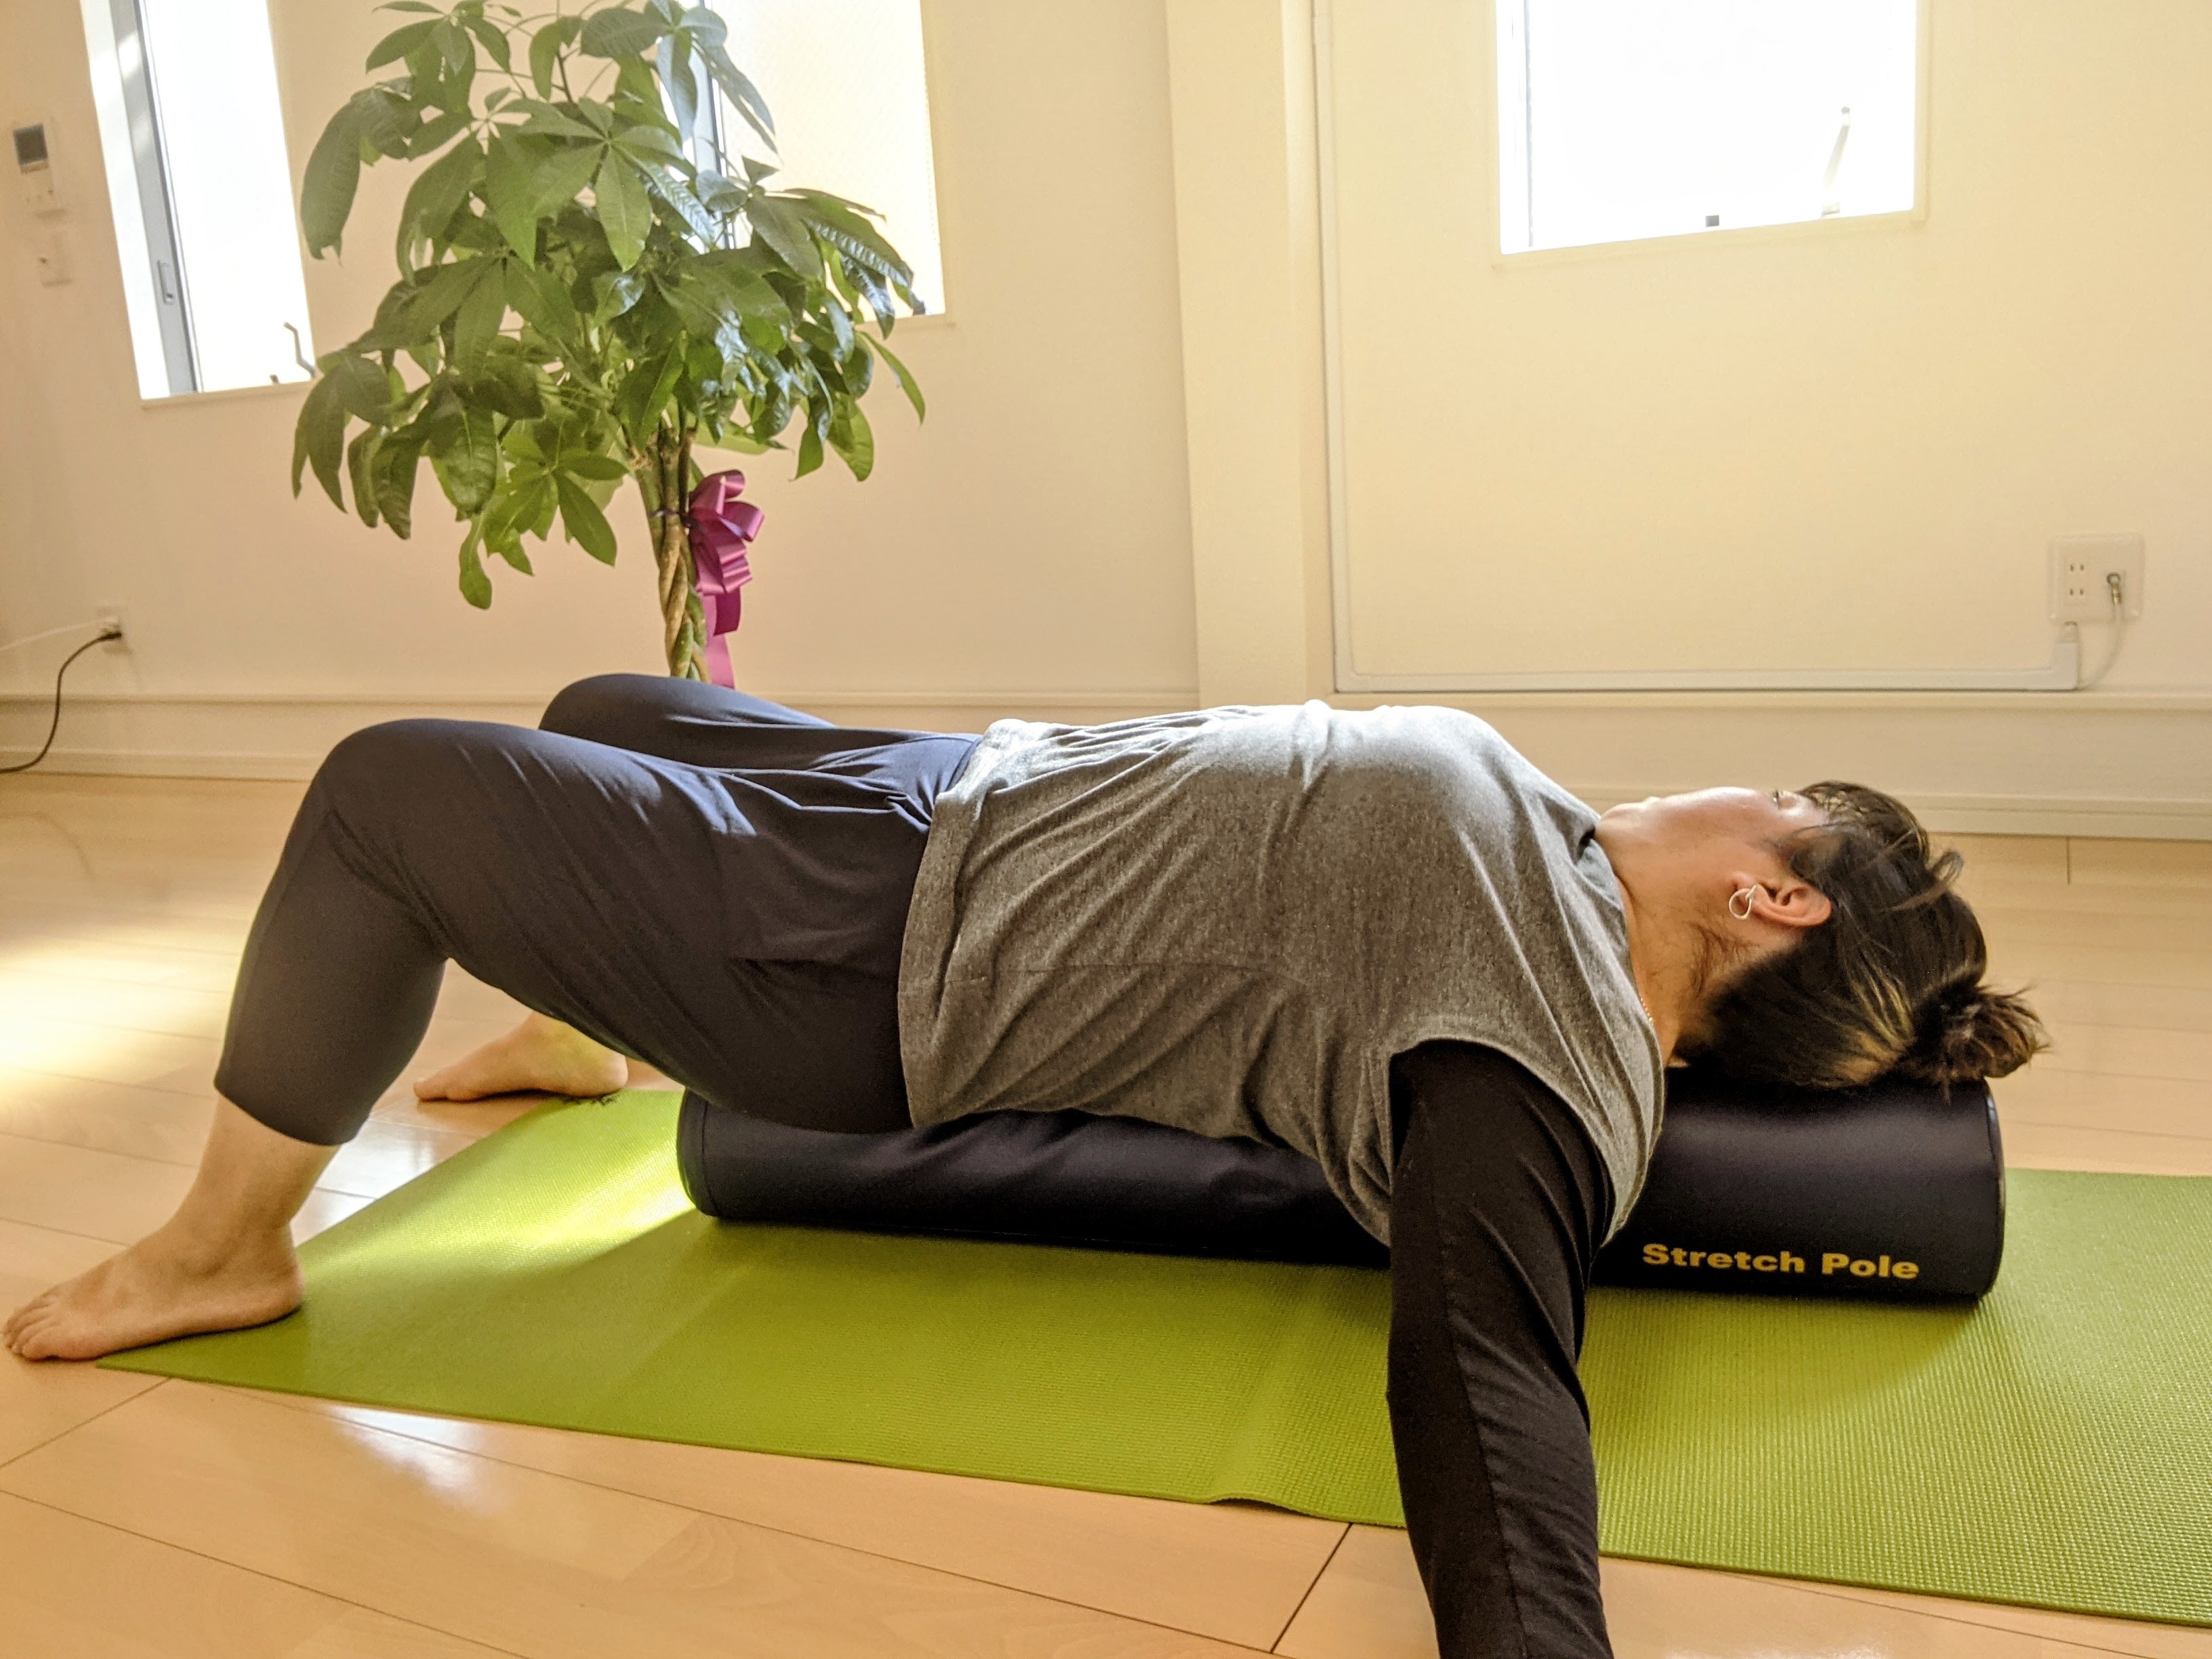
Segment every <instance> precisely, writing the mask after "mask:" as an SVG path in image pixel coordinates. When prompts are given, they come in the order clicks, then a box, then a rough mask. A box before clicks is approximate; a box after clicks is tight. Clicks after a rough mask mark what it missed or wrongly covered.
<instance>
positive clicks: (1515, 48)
mask: <svg viewBox="0 0 2212 1659" xmlns="http://www.w3.org/2000/svg"><path fill="white" fill-rule="evenodd" d="M1918 38H1919V20H1918V14H1917V3H1916V0H1498V137H1499V141H1500V142H1499V147H1498V148H1499V157H1500V167H1499V179H1498V182H1499V187H1500V188H1499V203H1500V214H1499V227H1498V228H1499V234H1500V239H1501V242H1502V245H1503V246H1504V250H1505V251H1506V252H1509V253H1512V252H1525V251H1527V250H1528V249H1531V248H1546V247H1570V246H1577V245H1581V244H1587V243H1592V242H1614V241H1626V240H1635V239H1638V238H1643V237H1651V236H1674V235H1680V234H1695V233H1697V232H1699V231H1703V230H1710V229H1732V228H1739V227H1741V226H1746V225H1773V224H1788V223H1791V222H1797V221H1802V220H1812V219H1821V218H1833V217H1838V216H1855V215H1860V214H1871V213H1895V212H1902V211H1906V210H1910V209H1911V207H1912V205H1913V197H1914V179H1915V173H1916V169H1915V166H1914V158H1915V153H1916V147H1915V141H1914V129H1915V124H1916V120H1917V113H1918V101H1919V100H1918V76H1917V63H1916V59H1917V52H1918ZM1839 141H1840V149H1839Z"/></svg>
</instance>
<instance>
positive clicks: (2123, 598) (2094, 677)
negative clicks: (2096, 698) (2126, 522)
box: [2074, 570, 2128, 691]
mask: <svg viewBox="0 0 2212 1659" xmlns="http://www.w3.org/2000/svg"><path fill="white" fill-rule="evenodd" d="M2105 595H2106V598H2107V599H2110V600H2111V601H2112V615H2111V617H2109V618H2107V619H2106V620H2107V624H2108V625H2109V626H2110V627H2111V629H2112V648H2111V649H2110V650H2108V651H2106V653H2105V660H2104V661H2102V662H2100V663H2099V664H2098V665H2097V671H2096V672H2095V673H2093V674H2085V675H2083V676H2082V677H2081V679H2080V680H2078V681H2077V682H2075V688H2074V689H2075V690H2077V691H2087V690H2088V689H2089V688H2090V687H2091V686H2093V685H2094V684H2096V683H2097V682H2098V681H2099V680H2101V679H2103V678H2105V676H2106V675H2107V674H2109V673H2111V672H2112V665H2113V664H2114V663H2116V662H2118V660H2119V659H2120V647H2122V646H2123V645H2124V644H2126V643H2127V637H2128V584H2127V579H2126V578H2125V577H2124V576H2123V575H2121V574H2120V573H2119V572H2118V571H2117V570H2107V571H2106V573H2105Z"/></svg>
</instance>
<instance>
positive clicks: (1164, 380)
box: [0, 0, 1196, 772]
mask: <svg viewBox="0 0 2212 1659" xmlns="http://www.w3.org/2000/svg"><path fill="white" fill-rule="evenodd" d="M272 21H273V24H274V28H275V34H276V52H277V62H278V66H279V70H280V75H281V77H282V79H283V84H284V88H285V92H286V98H287V104H288V108H287V118H288V123H289V128H290V133H291V152H292V161H293V166H294V171H295V175H296V173H297V172H298V169H299V167H300V166H301V163H302V162H303V161H304V160H305V158H306V155H307V150H308V149H309V147H310V146H311V145H312V143H313V139H314V137H315V135H316V134H317V132H319V130H320V127H321V124H322V121H323V119H324V118H325V116H326V115H327V113H328V112H330V111H331V110H332V109H334V108H335V107H336V106H337V105H338V104H339V103H340V102H341V101H342V100H343V99H344V97H345V96H347V95H348V94H349V92H350V91H351V90H353V89H354V88H355V87H356V86H357V85H358V84H360V82H361V80H362V77H361V76H360V75H359V74H358V73H357V72H356V67H355V66H356V65H358V64H359V63H360V62H361V59H362V56H363V55H364V54H365V53H366V52H367V50H368V46H369V45H370V44H372V43H373V42H374V40H376V39H377V38H378V37H379V36H380V34H381V33H383V31H384V30H385V29H386V28H387V27H390V25H391V21H392V20H391V16H390V15H389V14H379V13H376V12H374V11H373V10H372V9H371V7H370V6H369V5H368V3H366V0H345V3H343V4H338V3H333V0H275V3H274V5H273V6H272ZM928 27H929V31H930V38H929V42H928V44H929V47H930V52H931V67H932V74H933V87H932V94H933V105H934V126H935V140H936V144H937V153H938V158H939V173H940V177H941V191H940V211H941V217H942V222H943V225H944V234H945V248H946V260H947V264H948V267H949V281H950V283H951V289H952V291H953V293H954V294H955V295H956V296H957V303H958V310H957V313H955V314H953V315H951V316H950V317H948V318H947V319H943V320H941V321H940V320H930V321H925V322H921V323H918V324H916V325H914V326H913V327H912V328H911V329H910V330H908V329H902V330H901V331H899V332H898V334H897V337H896V339H897V343H898V346H899V349H900V351H901V355H902V356H903V357H904V358H905V359H906V360H907V362H908V363H909V364H910V366H911V367H912V368H914V370H915V374H917V376H918V377H919V378H920V379H921V381H922V382H923V385H924V386H925V389H926V391H927V394H928V397H929V401H930V417H929V420H928V422H927V424H926V425H925V426H922V427H921V428H919V429H917V428H916V427H915V422H914V420H913V418H912V416H911V413H910V411H908V410H907V408H906V405H905V404H904V402H903V400H902V398H900V397H899V396H898V393H897V392H896V388H895V387H891V386H889V384H888V381H886V384H885V386H884V390H883V392H882V393H881V394H880V395H879V397H878V400H877V404H876V409H875V416H874V419H875V424H876V428H877V431H878V439H879V459H878V470H877V473H876V476H875V477H874V478H873V479H872V480H871V481H870V483H867V484H866V485H865V486H858V485H855V484H854V483H853V482H852V481H851V479H850V478H849V477H847V476H846V475H845V474H844V473H843V472H842V468H841V467H840V466H839V464H837V463H836V462H834V461H833V462H832V463H831V464H830V466H829V469H827V470H825V471H824V472H823V473H820V474H817V475H816V476H814V477H810V478H807V479H805V480H804V481H801V482H799V483H795V484H794V483H793V482H792V481H791V479H790V476H789V474H790V462H789V460H788V459H787V458H777V457H763V458H760V459H758V460H757V462H754V463H749V464H748V471H749V476H750V477H751V478H752V480H753V481H754V486H755V487H754V490H753V495H754V496H755V498H756V499H757V500H758V501H760V502H761V504H762V505H763V507H764V508H765V509H766V511H767V513H768V526H767V531H766V533H765V535H764V537H763V540H762V542H761V544H760V545H759V547H758V549H757V555H756V558H755V568H756V570H757V573H758V574H757V579H756V580H755V582H754V585H753V586H751V587H750V589H749V590H748V592H747V604H746V621H745V625H744V630H743V632H742V633H741V635H739V636H738V643H737V649H736V653H735V655H736V659H737V662H738V671H739V674H740V677H741V678H742V679H743V680H744V683H746V684H749V685H751V686H753V687H756V688H758V689H761V690H766V691H769V692H770V693H772V694H776V695H782V696H789V697H791V698H793V700H796V701H802V702H811V703H813V704H815V705H817V706H820V707H823V708H836V709H839V710H848V709H860V708H895V709H897V710H899V711H902V713H903V714H904V715H905V717H907V718H929V719H934V720H940V721H943V722H945V723H947V724H954V723H967V724H973V723H975V720H978V719H979V718H983V717H987V716H988V715H990V714H993V713H994V712H1003V711H1005V710H1007V709H1010V708H1014V707H1017V706H1018V707H1020V708H1046V707H1050V708H1054V709H1057V710H1060V711H1062V712H1064V713H1066V714H1069V715H1072V716H1076V717H1084V718H1109V717H1110V716H1111V715H1112V714H1115V713H1118V712H1121V711H1122V710H1124V709H1127V708H1170V707H1174V706H1176V705H1179V704H1182V703H1184V702H1188V701H1189V700H1190V699H1191V698H1192V697H1193V696H1194V695H1195V685H1196V671H1195V666H1194V636H1193V623H1192V599H1191V586H1190V557H1189V544H1188V530H1187V524H1188V508H1187V489H1186V483H1185V477H1184V470H1183V468H1184V462H1183V454H1184V446H1183V433H1182V381H1181V362H1180V356H1179V350H1178V333H1179V324H1178V315H1177V294H1176V267H1175V240H1174V228H1173V217H1172V216H1173V206H1172V200H1171V183H1170V165H1171V164H1170V154H1169V128H1168V122H1167V117H1166V76H1165V67H1164V32H1163V21H1162V18H1161V16H1160V14H1159V12H1158V9H1157V8H1156V7H1148V6H1131V5H1127V4H1124V3H1121V0H1073V3H1064V0H1055V3H1054V4H1053V5H1051V6H1049V7H1033V6H1029V5H1024V4H1020V3H1014V0H933V3H932V4H931V5H930V6H929V8H928ZM766 90H767V91H768V92H769V95H770V97H771V98H773V96H774V88H773V87H770V88H767V89H766ZM0 113H4V114H5V115H6V116H7V118H9V121H10V123H11V124H14V123H16V122H21V121H24V120H29V119H38V118H44V119H46V120H47V121H48V122H49V124H50V129H49V130H50V132H51V133H52V147H53V149H54V152H55V155H56V157H57V167H58V169H59V172H60V174H61V188H62V190H63V191H64V194H65V196H66V197H67V198H68V201H69V204H70V209H71V211H70V215H69V217H68V220H67V224H68V226H69V228H70V231H71V233H72V234H74V236H75V238H76V244H77V248H78V252H79V258H78V261H77V266H78V274H77V280H76V282H75V283H73V284H71V285H70V286H68V287H64V288H58V289H46V288H41V287H40V286H38V285H37V283H36V279H35V274H34V272H33V267H32V264H31V260H30V257H29V250H28V247H27V238H28V237H29V235H30V234H32V232H33V222H31V221H29V220H28V219H27V217H26V216H25V215H24V213H23V211H22V210H21V206H20V204H18V203H17V202H16V200H15V197H14V196H13V195H12V193H11V194H10V195H9V197H7V200H6V203H5V205H4V206H0V227H4V232H0V234H4V238H5V241H6V244H7V246H8V252H7V255H6V257H5V258H4V261H0V264H4V269H0V368H4V384H0V560H4V563H0V629H4V632H5V635H6V636H8V637H20V636H21V635H24V634H27V633H30V632H33V631H36V630H37V629H40V628H44V627H50V626H54V625H58V624H59V623H66V622H70V621H74V620H76V619H77V618H80V617H84V616H86V615H88V614H89V612H90V611H91V610H92V608H93V607H94V605H96V604H101V603H106V602H115V603H119V604H121V605H125V607H126V610H127V617H128V623H129V627H130V630H131V651H130V652H129V653H127V654H123V653H110V652H108V651H105V650H103V651H101V652H99V653H94V655H93V656H92V657H90V658H88V659H86V661H85V662H83V663H82V664H81V665H79V668H78V670H77V671H76V672H75V673H73V675H72V678H71V685H72V688H73V689H74V690H77V691H81V692H82V693H86V694H94V696H106V697H107V698H109V699H111V700H109V701H94V700H89V699H88V700H87V701H85V702H82V703H79V702H73V703H72V706H71V710H70V720H69V724H68V726H67V728H66V730H65V732H64V750H65V751H67V752H66V755H65V757H64V758H66V759H67V760H69V761H70V762H71V763H76V764H84V765H92V764H100V765H116V766H125V767H137V768H140V769H170V770H174V769H220V770H227V771H233V772H236V771H246V772H252V771H273V772H285V771H295V770H297V769H299V767H300V766H301V764H302V763H303V762H304V760H305V759H307V758H311V757H313V755H314V754H315V753H317V752H319V750H320V748H321V747H323V746H326V744H327V743H328V741H330V739H331V738H333V737H335V736H336V735H337V734H338V733H339V732H343V731H345V730H348V729H350V727H351V726H354V725H356V724H358V723H360V722H361V721H362V720H363V719H368V718H375V717H377V716H378V715H380V714H384V713H386V712H389V711H391V710H392V709H394V708H400V707H404V706H407V705H408V703H409V702H410V701H416V702H424V703H428V704H429V705H431V706H435V707H442V708H453V709H454V710H456V711H458V712H483V713H488V714H497V715H508V716H512V717H518V718H520V717H524V716H526V715H527V714H529V713H530V712H531V711H532V709H533V708H534V707H535V706H536V705H537V704H539V703H542V702H543V700H544V697H545V696H547V695H549V694H550V692H551V691H552V690H555V689H556V688H557V687H558V686H559V685H560V684H562V683H563V682H564V681H566V680H567V679H568V678H573V677H574V676H577V675H580V674H584V673H589V672H594V671H602V670H608V669H617V668H634V669H645V670H653V669H655V668H656V667H657V666H658V650H657V646H656V643H655V641H656V637H657V628H656V623H655V618H654V611H653V591H652V565H651V562H650V559H649V557H648V556H647V555H646V550H645V547H644V544H643V538H642V535H641V523H640V520H639V518H638V515H637V513H636V509H635V499H634V497H631V496H628V495H625V496H624V497H623V498H620V499H618V501H617V509H616V518H617V526H618V528H619V529H620V531H621V532H622V536H623V556H622V558H621V560H620V562H618V564H617V567H616V568H614V569H612V570H609V569H606V568H602V567H600V566H599V565H597V564H595V563H594V562H592V560H591V559H589V558H587V557H586V556H584V555H583V554H582V553H581V552H580V550H577V549H575V548H574V547H571V546H568V544H564V543H561V542H559V541H558V540H557V539H556V542H555V544H553V545H552V546H551V547H550V548H549V549H548V550H546V551H545V552H544V554H543V555H542V556H538V561H537V562H538V571H539V574H538V576H537V578H536V579H535V580H532V579H529V578H525V577H522V576H520V575H518V574H510V573H508V572H507V571H505V570H504V569H501V570H500V572H499V574H498V575H497V577H496V578H495V580H496V582H497V598H496V599H495V604H494V605H493V608H492V610H491V611H490V612H489V613H488V614H478V613H477V612H475V611H471V610H470V609H469V608H468V607H467V606H466V605H465V604H464V603H463V602H462V600H461V599H460V598H459V594H458V593H457V592H455V591H454V587H453V555H454V549H455V547H456V545H457V543H458V537H457V536H456V534H455V533H454V532H453V526H451V524H450V523H445V522H441V519H443V517H444V513H443V512H442V510H441V503H440V502H438V501H435V499H433V498H434V497H435V485H434V484H433V483H430V481H429V480H428V475H427V470H426V474H425V479H424V483H423V484H422V488H421V489H420V490H419V491H418V495H417V498H416V517H417V520H418V522H419V524H420V526H421V528H419V529H418V531H417V532H416V539H415V540H413V541H412V542H409V543H401V542H398V541H396V540H394V539H392V538H391V536H390V535H389V534H388V533H386V532H382V531H379V532H368V531H367V530H365V529H363V528H362V526H360V525H359V524H358V523H357V522H356V521H354V520H350V519H348V518H343V517H341V516H340V515H339V514H338V513H337V512H336V511H335V510H334V509H333V508H332V507H331V505H330V503H329V502H328V501H327V500H325V499H324V498H322V497H321V496H320V495H319V492H317V491H316V490H315V489H314V487H313V483H310V485H309V489H308V494H307V495H306V496H304V497H302V498H301V500H299V501H294V500H293V498H292V496H291V494H290V491H289V484H288V482H287V479H286V469H287V467H288V465H289V458H290V453H291V439H290V431H291V426H292V422H293V418H294V416H295V413H296V410H297V408H298V404H299V399H300V396H301V393H300V392H298V391H297V390H296V389H282V388H272V389H271V390H270V391H269V392H246V393H240V394H235V395H229V396H218V397H210V398H188V399H184V400H180V401H173V402H170V403H167V404H158V405H152V406H149V405H143V404H141V403H140V402H139V400H138V398H137V391H136V386H135V377H134V375H133V373H132V369H131V359H130V355H129V354H130V346H129V343H128V341H127V338H126V337H125V321H124V311H123V301H122V294H121V286H120V279H119V276H118V270H117V265H116V256H115V252H114V237H113V232H112V221H111V220H110V217H109V215H108V212H107V208H106V193H105V189H104V185H103V183H102V179H101V169H100V159H99V151H98V149H97V144H98V138H97V135H96V131H95V127H94V114H93V106H92V94H91V91H90V87H89V82H88V74H87V68H86V58H85V50H84V45H83V40H82V32H81V28H80V25H79V21H78V8H77V6H76V3H74V0H13V3H11V4H10V5H9V7H8V8H7V9H6V10H5V12H4V14H0ZM363 182H364V187H363V191H362V204H361V206H360V207H359V208H357V209H356V218H355V222H354V224H353V226H352V228H350V229H349V233H348V235H347V239H346V253H345V257H344V258H343V261H342V262H337V261H332V260H329V259H325V260H324V261H321V262H319V263H317V264H311V265H310V267H309V270H308V277H309V284H310V299H311V301H312V304H313V310H314V319H315V330H316V334H317V337H318V339H319V341H320V342H322V343H324V344H325V347H327V346H328V345H330V344H332V343H337V342H338V341H341V340H343V339H344V338H346V337H349V335H350V334H352V333H354V332H357V331H359V329H360V328H361V327H362V326H363V325H365V324H366V321H367V319H368V315H369V313H370V312H371V310H372V308H373V307H374V301H375V299H376V296H377V295H379V294H380V292H381V291H382V289H383V288H384V287H385V286H386V284H387V283H388V282H389V280H390V278H391V276H392V269H391V264H390V261H391V253H390V248H391V234H390V230H389V225H390V222H391V216H392V213H393V212H394V210H396V207H397V204H398V197H399V195H400V193H401V192H402V191H404V184H405V175H404V173H401V172H400V171H399V169H398V168H397V167H393V166H392V165H391V164H386V166H384V167H379V168H377V169H375V170H374V171H372V172H370V173H368V174H366V175H365V176H364V181H363ZM794 182H804V181H794ZM625 508H626V509H627V510H624V509H625ZM55 660H56V657H55V653H54V652H53V651H52V649H49V648H48V647H32V648H31V649H29V650H27V651H22V652H16V653H10V654H9V656H6V657H0V686H6V687H9V688H11V689H13V690H15V691H16V692H17V693H18V694H19V696H21V695H23V694H33V693H34V691H35V688H37V687H39V686H40V685H41V684H44V683H45V681H46V677H47V676H48V675H50V674H51V671H52V664H53V662H54V661H55ZM37 712H38V711H37V709H36V708H35V706H34V705H33V704H32V703H28V702H22V701H20V700H19V701H16V702H12V703H11V704H10V706H9V710H8V712H7V713H6V714H5V715H4V719H5V721H6V726H5V728H4V729H5V731H6V732H7V735H8V738H9V741H11V742H16V743H20V742H21V740H22V737H23V735H24V734H25V733H27V732H32V731H33V729H34V727H35V726H37V725H39V724H40V723H39V722H38V721H36V720H35V718H34V717H35V715H36V714H37Z"/></svg>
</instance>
